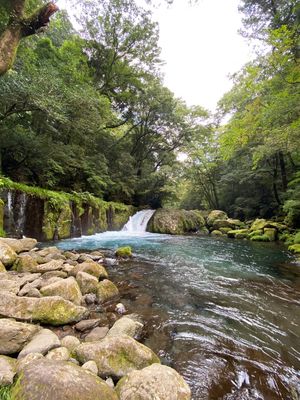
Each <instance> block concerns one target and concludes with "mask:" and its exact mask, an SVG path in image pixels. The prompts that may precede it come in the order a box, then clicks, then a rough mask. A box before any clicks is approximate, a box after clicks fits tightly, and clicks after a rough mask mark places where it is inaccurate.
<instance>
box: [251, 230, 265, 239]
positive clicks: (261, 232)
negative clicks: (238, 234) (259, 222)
mask: <svg viewBox="0 0 300 400" xmlns="http://www.w3.org/2000/svg"><path fill="white" fill-rule="evenodd" d="M263 233H264V231H263V230H262V229H257V230H256V231H253V232H250V233H249V234H248V238H249V239H251V238H252V237H253V236H259V235H263Z"/></svg>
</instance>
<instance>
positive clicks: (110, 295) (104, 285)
mask: <svg viewBox="0 0 300 400" xmlns="http://www.w3.org/2000/svg"><path fill="white" fill-rule="evenodd" d="M118 296H119V290H118V288H117V287H116V285H115V284H114V283H112V282H111V281H110V280H108V279H104V281H101V282H99V283H98V287H97V299H98V301H99V302H100V303H104V302H106V301H108V300H112V299H114V298H116V297H118Z"/></svg>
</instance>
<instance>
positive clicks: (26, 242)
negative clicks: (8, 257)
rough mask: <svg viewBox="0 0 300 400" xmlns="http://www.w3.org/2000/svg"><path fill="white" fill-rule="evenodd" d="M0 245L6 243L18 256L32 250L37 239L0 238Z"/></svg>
mask: <svg viewBox="0 0 300 400" xmlns="http://www.w3.org/2000/svg"><path fill="white" fill-rule="evenodd" d="M0 243H6V244H8V245H9V247H11V248H12V249H13V250H14V251H15V252H16V253H17V254H19V253H21V252H23V251H30V250H32V249H33V248H34V247H35V246H36V244H37V240H36V239H31V238H23V239H11V238H0Z"/></svg>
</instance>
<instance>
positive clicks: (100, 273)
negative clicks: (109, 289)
mask: <svg viewBox="0 0 300 400" xmlns="http://www.w3.org/2000/svg"><path fill="white" fill-rule="evenodd" d="M79 271H81V272H85V273H87V274H90V275H92V276H95V277H96V278H97V279H106V278H108V273H107V271H106V269H105V268H104V267H103V265H100V264H98V263H96V262H95V261H93V260H89V261H86V262H83V263H81V264H77V265H76V266H75V267H74V268H73V269H72V270H71V271H70V275H71V276H77V274H78V272H79Z"/></svg>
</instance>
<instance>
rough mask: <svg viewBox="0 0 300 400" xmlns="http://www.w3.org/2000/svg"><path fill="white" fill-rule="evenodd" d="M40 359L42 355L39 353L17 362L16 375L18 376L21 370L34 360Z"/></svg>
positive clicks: (28, 355) (31, 354)
mask: <svg viewBox="0 0 300 400" xmlns="http://www.w3.org/2000/svg"><path fill="white" fill-rule="evenodd" d="M40 358H44V356H43V354H41V353H30V354H27V356H25V357H23V358H21V359H20V360H17V374H18V375H19V374H20V373H21V372H22V370H23V369H24V368H25V367H26V365H28V364H30V363H31V362H33V361H35V360H39V359H40Z"/></svg>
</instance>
